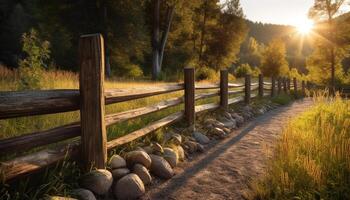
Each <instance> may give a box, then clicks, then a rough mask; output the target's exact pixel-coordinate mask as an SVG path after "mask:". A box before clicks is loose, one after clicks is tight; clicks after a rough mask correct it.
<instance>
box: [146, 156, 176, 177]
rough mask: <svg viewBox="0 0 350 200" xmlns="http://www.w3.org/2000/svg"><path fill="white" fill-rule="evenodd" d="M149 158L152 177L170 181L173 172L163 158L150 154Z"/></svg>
mask: <svg viewBox="0 0 350 200" xmlns="http://www.w3.org/2000/svg"><path fill="white" fill-rule="evenodd" d="M150 157H151V159H152V164H151V172H152V173H153V174H154V175H156V176H158V177H159V178H163V179H170V178H171V177H173V175H174V171H173V169H172V168H171V166H170V164H169V163H168V161H166V160H165V159H164V158H163V157H161V156H157V155H154V154H151V155H150Z"/></svg>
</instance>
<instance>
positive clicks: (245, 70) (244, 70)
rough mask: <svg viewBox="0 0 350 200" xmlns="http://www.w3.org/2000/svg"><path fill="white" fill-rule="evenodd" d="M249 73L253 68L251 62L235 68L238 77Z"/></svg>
mask: <svg viewBox="0 0 350 200" xmlns="http://www.w3.org/2000/svg"><path fill="white" fill-rule="evenodd" d="M248 74H252V68H251V67H250V65H249V64H242V65H240V66H238V67H237V68H236V69H235V75H236V77H237V78H242V77H245V76H246V75H248Z"/></svg>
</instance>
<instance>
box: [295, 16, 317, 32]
mask: <svg viewBox="0 0 350 200" xmlns="http://www.w3.org/2000/svg"><path fill="white" fill-rule="evenodd" d="M295 27H296V28H297V30H298V32H299V33H300V34H302V35H307V34H309V33H310V32H311V31H312V29H313V28H314V22H313V21H312V20H310V19H305V20H303V21H302V22H300V23H298V24H296V26H295Z"/></svg>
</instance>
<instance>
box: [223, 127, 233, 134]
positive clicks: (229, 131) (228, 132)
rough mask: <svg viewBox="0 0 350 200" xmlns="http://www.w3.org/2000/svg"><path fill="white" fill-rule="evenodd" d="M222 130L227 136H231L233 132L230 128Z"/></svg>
mask: <svg viewBox="0 0 350 200" xmlns="http://www.w3.org/2000/svg"><path fill="white" fill-rule="evenodd" d="M222 130H223V131H224V132H225V133H226V134H230V133H231V130H230V129H228V128H223V129H222Z"/></svg>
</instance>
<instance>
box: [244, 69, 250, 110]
mask: <svg viewBox="0 0 350 200" xmlns="http://www.w3.org/2000/svg"><path fill="white" fill-rule="evenodd" d="M244 83H245V88H244V102H245V103H246V104H249V102H250V93H251V89H250V87H251V83H250V75H246V76H245V81H244Z"/></svg>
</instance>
